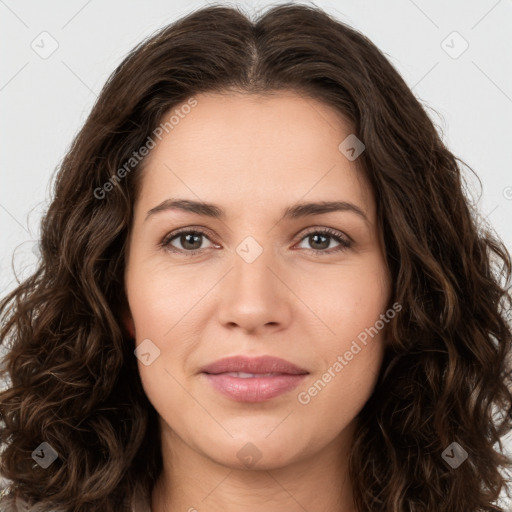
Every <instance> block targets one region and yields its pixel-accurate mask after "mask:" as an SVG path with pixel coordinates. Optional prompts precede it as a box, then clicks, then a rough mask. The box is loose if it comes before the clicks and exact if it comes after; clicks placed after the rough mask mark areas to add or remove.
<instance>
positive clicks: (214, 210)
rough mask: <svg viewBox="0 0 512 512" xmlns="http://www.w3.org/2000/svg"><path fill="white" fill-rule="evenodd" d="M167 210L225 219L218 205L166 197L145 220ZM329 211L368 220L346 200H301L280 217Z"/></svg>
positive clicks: (293, 217)
mask: <svg viewBox="0 0 512 512" xmlns="http://www.w3.org/2000/svg"><path fill="white" fill-rule="evenodd" d="M168 210H181V211H185V212H189V213H194V214H196V215H202V216H204V217H211V218H213V219H225V218H226V213H225V212H224V210H223V209H222V208H220V207H219V206H217V205H215V204H212V203H206V202H202V201H193V200H191V199H173V198H171V199H166V200H165V201H162V202H161V203H160V204H159V205H157V206H155V207H154V208H151V210H149V211H148V212H147V215H146V218H145V221H146V220H147V219H148V218H150V217H151V216H153V215H155V214H157V213H159V212H164V211H168ZM331 212H352V213H355V214H356V215H358V216H360V217H361V218H362V219H363V220H364V221H365V222H367V223H368V224H370V221H369V219H368V217H367V216H366V214H365V213H364V211H363V210H362V209H361V208H360V207H359V206H357V205H355V204H353V203H349V202H347V201H320V202H310V203H306V202H302V203H298V204H296V205H293V206H288V207H287V208H285V209H284V211H283V214H282V217H281V219H282V220H293V219H299V218H303V217H312V216H314V215H322V214H324V213H331Z"/></svg>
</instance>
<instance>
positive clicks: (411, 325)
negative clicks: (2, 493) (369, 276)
mask: <svg viewBox="0 0 512 512" xmlns="http://www.w3.org/2000/svg"><path fill="white" fill-rule="evenodd" d="M279 90H293V91H296V92H298V93H300V94H303V95H304V96H305V97H310V98H315V99H318V100H321V101H323V102H325V104H327V105H329V106H331V107H332V108H334V109H336V110H337V111H339V112H340V114H341V115H342V116H343V117H344V119H346V120H347V121H348V122H349V123H350V126H351V128H352V133H354V134H355V135H356V136H357V137H358V138H359V139H360V140H361V141H363V143H364V144H365V151H364V152H363V153H362V154H361V155H360V157H359V159H358V163H359V164H360V165H361V166H362V168H363V169H364V172H365V174H366V176H367V178H368V180H369V183H370V184H371V187H372V188H373V191H374V194H375V198H376V203H377V216H378V221H379V229H380V233H381V235H382V237H383V240H384V243H385V249H386V259H387V265H388V267H389V269H390V272H391V276H392V294H391V300H390V304H393V303H395V302H398V303H399V304H401V305H402V311H401V312H400V314H399V315H397V316H396V317H395V318H394V319H393V320H392V321H390V323H389V324H388V325H387V326H386V329H387V331H386V332H387V336H388V338H389V340H390V345H389V347H388V348H387V351H386V354H385V359H384V362H383V365H382V368H381V372H380V374H379V379H378V383H377V385H376V387H375V390H374V393H373V395H372V396H371V398H370V399H369V401H368V402H367V403H366V404H365V406H364V408H363V410H362V411H361V412H360V414H359V416H358V427H357V430H356V435H355V438H354V443H353V445H352V451H351V455H350V460H349V465H350V474H351V478H352V484H353V489H354V497H355V502H356V505H357V508H358V510H359V511H360V512H363V511H369V510H371V511H372V512H392V511H393V512H398V511H400V512H401V511H407V512H434V511H446V512H448V511H449V512H458V511H460V512H462V511H464V512H470V511H471V512H476V511H501V510H502V508H500V507H499V506H498V505H497V504H496V501H497V499H498V496H499V494H500V492H501V491H502V490H503V489H506V480H505V479H504V476H503V474H502V472H501V470H502V469H503V468H508V467H509V466H510V464H511V461H510V459H508V458H507V457H506V456H505V455H504V454H503V453H502V451H503V447H502V445H501V441H500V438H501V437H502V436H503V435H504V434H505V433H507V432H508V431H509V430H510V428H511V426H512V425H511V409H512V394H511V386H510V361H509V359H508V357H507V354H508V353H509V351H510V349H511V340H512V333H511V327H510V324H509V322H508V321H507V317H506V312H507V311H508V310H510V307H511V299H512V297H511V295H510V294H509V293H508V287H509V286H510V274H511V260H510V255H509V253H508V252H507V250H506V248H505V246H504V244H503V243H502V242H501V240H500V239H499V238H498V237H497V235H494V234H493V233H492V230H491V229H490V228H489V227H487V226H486V224H485V223H484V222H483V221H482V219H481V218H480V217H479V215H478V212H477V210H476V208H475V207H474V206H473V205H472V204H471V202H470V200H469V199H468V198H467V197H466V195H465V191H464V182H463V178H462V174H461V170H462V165H461V164H463V163H464V162H462V160H460V159H458V158H457V157H455V156H454V155H453V154H452V153H451V152H450V151H449V150H448V149H447V148H446V147H445V145H444V144H443V142H442V140H441V138H440V136H439V134H438V131H437V129H436V127H435V126H434V124H433V123H432V121H431V120H430V118H429V117H428V115H427V113H426V112H425V110H424V108H423V107H422V105H421V104H420V102H419V101H418V100H417V99H416V97H415V96H414V95H413V93H412V92H411V90H410V89H409V88H408V87H407V85H406V83H405V82H404V81H403V79H402V78H401V77H400V75H399V73H398V72H397V71H396V70H395V69H394V68H393V66H392V65H391V64H390V63H389V61H388V60H387V59H386V58H385V56H384V55H383V54H382V53H381V52H380V51H379V50H378V49H377V48H376V47H375V45H374V44H372V42H371V41H370V40H369V39H367V38H366V37H365V36H363V35H361V34H360V33H358V32H357V31H355V30H354V29H352V28H350V27H349V26H347V25H345V24H343V23H341V22H339V21H337V20H335V19H334V18H332V17H331V16H329V15H328V14H326V13H324V12H323V11H322V10H320V9H317V8H315V7H310V6H304V5H297V4H293V3H290V4H286V5H281V6H278V7H274V8H272V9H270V10H268V11H267V12H266V13H264V14H263V15H262V16H261V17H260V18H259V19H258V20H256V21H255V22H252V21H251V20H250V18H249V17H247V16H246V15H245V14H244V13H243V12H242V11H240V10H239V9H234V8H230V7H224V6H212V7H207V8H204V9H200V10H197V11H195V12H193V13H191V14H189V15H188V16H186V17H184V18H182V19H180V20H179V21H177V22H175V23H173V24H171V25H169V26H167V27H165V28H163V29H162V30H160V31H159V32H158V33H156V35H154V36H152V37H151V38H149V39H147V40H146V41H144V42H142V43H141V44H140V45H139V46H137V47H136V48H135V49H134V50H133V51H131V52H130V54H129V55H128V56H127V57H126V58H125V59H124V61H123V62H122V63H121V64H120V66H119V67H118V68H117V69H116V70H115V71H114V73H113V74H112V75H111V77H110V78H109V80H108V81H107V83H106V84H105V86H104V88H103V90H102V92H101V94H100V96H99V97H98V100H97V102H96V104H95V106H94V108H93V109H92V112H91V113H90V115H89V117H88V119H87V121H86V122H85V124H84V126H83V128H82V129H81V131H80V133H79V134H78V136H77V137H76V138H75V140H74V142H73V144H72V147H71V148H70V150H69V152H68V153H67V155H66V156H65V158H64V160H63V162H62V164H61V167H60V169H59V172H58V174H57V177H56V182H55V185H54V186H55V188H54V194H53V195H54V197H53V198H52V202H51V204H50V206H49V208H48V210H47V212H46V214H45V216H44V218H43V220H42V224H41V227H42V229H41V233H42V236H41V241H40V247H41V260H40V264H39V267H38V268H37V270H36V272H35V273H34V274H33V275H32V276H31V277H30V278H28V279H26V280H25V281H23V282H22V283H21V284H20V285H19V286H18V287H17V288H16V289H15V290H14V291H12V292H11V293H9V294H8V295H7V296H6V297H5V298H4V299H3V300H2V302H1V303H0V313H1V318H2V326H1V331H0V340H1V341H2V344H5V346H6V347H7V342H9V347H8V348H9V351H8V354H7V356H6V357H5V360H4V366H3V368H2V372H1V373H0V377H3V378H4V379H7V382H8V385H7V387H6V388H5V389H4V390H3V391H2V392H1V394H0V418H1V420H2V422H1V424H0V444H1V448H2V451H3V453H2V460H1V465H0V475H1V476H3V477H4V478H6V479H8V480H9V481H10V482H11V485H12V489H13V492H14V493H15V494H17V495H18V496H20V497H23V498H24V499H25V500H26V501H27V502H30V503H32V502H39V503H40V504H41V505H45V506H47V507H53V509H58V510H63V511H74V512H86V511H98V510H101V511H104V512H114V511H118V510H121V509H122V507H123V506H126V505H127V503H128V501H129V500H130V499H131V498H132V496H133V494H134V493H135V491H136V489H139V488H140V489H143V490H144V492H145V493H146V494H149V493H150V492H151V489H152V487H153V485H154V483H155V481H156V479H157V477H158V476H159V474H160V471H161V469H162V458H161V453H160V446H159V429H158V423H157V413H156V411H155V410H154V408H153V407H152V405H151V404H150V403H149V401H148V399H147V397H146V395H145V393H144V391H143V388H142V385H141V381H140V379H139V376H138V370H137V365H136V358H135V356H134V354H133V350H134V341H133V340H132V339H130V337H129V335H128V333H127V332H126V331H125V329H124V327H123V325H122V322H121V320H120V319H121V311H122V308H123V306H124V305H125V304H126V297H125V292H124V282H123V273H124V265H125V259H124V255H125V250H126V242H127V237H128V234H129V231H130V226H131V223H132V214H133V204H134V201H135V198H136V194H137V193H138V191H139V190H140V178H141V175H142V166H143V163H144V161H145V160H144V158H142V159H140V160H139V158H135V157H134V154H135V153H136V154H137V155H138V154H139V149H140V148H142V147H143V146H144V145H147V144H148V137H152V134H154V132H155V129H156V128H157V127H158V126H159V125H160V123H161V122H162V120H165V119H167V117H168V116H169V115H170V114H171V113H172V111H173V109H175V108H177V107H178V106H179V105H181V104H184V102H185V103H186V102H190V99H191V98H193V97H194V95H197V94H199V93H201V92H226V93H229V92H230V91H242V92H245V93H250V94H266V93H270V92H272V91H279ZM165 116H167V117H165ZM168 129H170V126H168ZM152 138H154V137H152ZM340 142H341V141H340ZM134 158H135V160H133V159H134ZM127 162H129V165H126V163H127ZM464 165H465V164H464ZM121 169H124V172H122V171H121ZM43 442H46V443H48V445H50V446H51V448H52V449H53V450H55V452H56V454H57V458H56V460H54V461H53V462H52V463H51V464H50V465H49V466H48V467H47V468H45V469H44V468H42V467H41V466H40V465H39V464H37V463H34V460H35V459H34V458H33V456H32V454H33V452H34V451H35V450H36V449H38V448H39V447H40V445H41V443H43ZM452 443H457V445H454V444H452ZM497 443H498V444H499V447H500V449H498V444H497ZM454 447H455V448H454ZM39 449H41V448H39ZM446 450H448V452H446ZM450 450H451V451H450ZM453 450H455V452H454V451H453ZM457 450H458V451H457ZM461 450H464V451H465V452H462V451H461ZM445 452H446V453H450V454H451V455H449V457H453V456H454V455H453V454H454V453H458V454H459V455H460V454H461V453H467V460H465V461H464V462H463V463H462V464H460V465H459V467H457V468H456V469H455V468H454V467H453V466H451V465H450V464H449V463H448V462H447V460H448V459H447V458H446V457H443V453H445ZM507 492H508V491H507Z"/></svg>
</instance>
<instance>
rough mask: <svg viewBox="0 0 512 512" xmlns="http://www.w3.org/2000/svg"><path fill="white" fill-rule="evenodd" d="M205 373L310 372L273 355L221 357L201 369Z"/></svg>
mask: <svg viewBox="0 0 512 512" xmlns="http://www.w3.org/2000/svg"><path fill="white" fill-rule="evenodd" d="M201 371H202V372H203V373H213V374H218V373H225V372H245V373H255V374H257V373H282V374H289V375H300V374H306V373H309V372H308V371H307V370H306V369H304V368H300V367H299V366H297V365H295V364H293V363H290V362H289V361H286V360H284V359H280V358H279V357H273V356H268V355H267V356H260V357H247V356H232V357H225V358H223V359H219V360H218V361H215V362H214V363H211V364H209V365H207V366H205V367H203V368H202V369H201Z"/></svg>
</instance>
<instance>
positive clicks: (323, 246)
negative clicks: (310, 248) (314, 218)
mask: <svg viewBox="0 0 512 512" xmlns="http://www.w3.org/2000/svg"><path fill="white" fill-rule="evenodd" d="M311 238H312V239H314V240H315V241H314V243H317V241H316V239H318V238H323V239H324V240H326V241H327V239H328V237H327V236H325V235H320V234H316V235H311ZM319 243H320V245H322V249H326V248H327V247H329V241H327V242H324V243H323V244H322V242H319Z"/></svg>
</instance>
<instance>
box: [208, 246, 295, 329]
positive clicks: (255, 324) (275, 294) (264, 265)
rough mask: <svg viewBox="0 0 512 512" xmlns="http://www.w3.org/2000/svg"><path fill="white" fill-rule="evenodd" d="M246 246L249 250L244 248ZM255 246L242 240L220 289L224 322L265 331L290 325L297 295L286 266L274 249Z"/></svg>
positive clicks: (233, 326) (220, 314)
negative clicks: (259, 248)
mask: <svg viewBox="0 0 512 512" xmlns="http://www.w3.org/2000/svg"><path fill="white" fill-rule="evenodd" d="M247 247H249V251H247V254H246V253H244V251H243V250H242V249H243V248H247ZM256 249H257V247H255V246H254V245H253V246H251V245H249V246H244V245H243V244H241V247H240V246H239V247H238V251H234V253H233V260H232V267H231V269H230V271H229V272H228V274H227V275H226V276H225V278H224V279H223V280H222V281H221V283H220V286H219V290H218V293H219V302H218V304H219V306H218V316H219V321H220V322H221V323H222V325H224V326H225V327H228V328H230V329H234V328H236V327H238V328H240V329H242V330H243V331H244V332H246V333H255V334H256V333H260V332H261V333H262V334H264V333H266V332H271V331H272V332H275V331H278V330H281V329H285V328H286V327H287V326H288V325H289V323H290V320H291V316H292V315H291V306H292V305H291V302H290V301H292V300H293V298H294V295H293V293H292V291H291V289H290V284H288V283H287V281H290V279H289V278H288V276H287V272H286V270H285V267H284V266H283V265H282V264H280V262H279V261H278V259H277V258H276V257H274V256H273V254H272V253H273V251H271V250H270V249H266V250H263V251H262V252H260V253H259V254H257V253H258V252H259V250H258V251H257V253H254V251H255V250H256ZM251 251H253V252H252V254H251ZM256 254H257V256H256ZM248 255H249V256H248ZM254 256H256V258H255V259H253V258H254ZM295 300H297V299H295Z"/></svg>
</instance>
